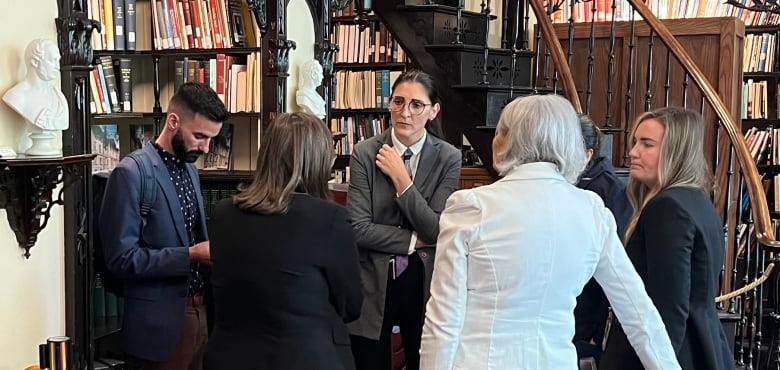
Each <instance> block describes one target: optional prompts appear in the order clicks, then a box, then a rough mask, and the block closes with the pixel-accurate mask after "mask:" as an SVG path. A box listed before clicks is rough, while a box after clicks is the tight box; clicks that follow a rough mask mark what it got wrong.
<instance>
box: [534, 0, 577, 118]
mask: <svg viewBox="0 0 780 370" xmlns="http://www.w3.org/2000/svg"><path fill="white" fill-rule="evenodd" d="M530 3H531V8H533V10H534V14H535V15H536V19H537V24H538V25H539V27H540V28H541V30H542V35H543V36H544V39H545V40H557V38H556V37H555V31H554V30H553V26H552V22H551V21H550V19H549V18H548V17H547V12H546V11H544V5H542V0H530ZM540 19H543V20H544V21H539V20H540ZM536 47H537V48H538V47H539V45H537V46H536ZM547 49H548V50H549V51H550V56H551V57H552V60H553V66H555V70H556V71H558V79H559V80H560V81H561V85H562V86H563V94H564V95H565V96H566V99H569V101H570V102H571V104H572V105H573V106H574V110H575V111H577V113H582V105H581V104H580V97H579V95H577V85H576V84H575V83H574V76H572V74H571V70H570V69H569V64H568V63H567V62H566V55H564V54H563V48H562V47H561V43H559V42H548V43H547ZM538 62H539V61H537V63H538Z"/></svg>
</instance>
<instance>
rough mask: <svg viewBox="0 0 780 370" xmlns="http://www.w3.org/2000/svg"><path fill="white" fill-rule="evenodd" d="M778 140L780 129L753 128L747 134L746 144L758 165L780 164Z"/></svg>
mask: <svg viewBox="0 0 780 370" xmlns="http://www.w3.org/2000/svg"><path fill="white" fill-rule="evenodd" d="M778 139H780V129H777V128H772V127H768V128H766V129H759V128H756V127H751V128H750V129H748V130H747V131H746V132H745V143H746V144H747V147H748V149H749V150H750V154H751V155H752V156H753V159H754V160H755V161H756V163H757V164H778V163H780V150H778Z"/></svg>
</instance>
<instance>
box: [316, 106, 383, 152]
mask: <svg viewBox="0 0 780 370" xmlns="http://www.w3.org/2000/svg"><path fill="white" fill-rule="evenodd" d="M389 127H390V120H389V118H388V116H387V115H386V114H358V115H354V116H349V117H339V118H332V119H331V120H330V130H331V131H332V132H336V133H343V134H344V137H342V138H340V139H339V140H338V141H337V142H336V154H339V155H350V154H352V148H353V147H354V145H355V144H357V143H358V142H360V141H362V140H365V139H367V138H370V137H372V136H374V135H378V134H380V133H382V131H384V130H387V129H388V128H389Z"/></svg>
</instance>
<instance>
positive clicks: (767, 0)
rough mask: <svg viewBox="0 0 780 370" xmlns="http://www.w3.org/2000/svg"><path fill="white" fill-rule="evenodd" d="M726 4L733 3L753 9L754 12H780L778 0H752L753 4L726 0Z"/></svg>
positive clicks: (736, 5) (739, 6)
mask: <svg viewBox="0 0 780 370" xmlns="http://www.w3.org/2000/svg"><path fill="white" fill-rule="evenodd" d="M726 4H729V5H733V6H735V7H737V8H742V9H747V10H752V11H754V12H769V13H775V14H780V3H778V2H777V0H764V1H760V0H751V1H750V4H751V5H746V4H744V3H741V2H739V1H737V0H726Z"/></svg>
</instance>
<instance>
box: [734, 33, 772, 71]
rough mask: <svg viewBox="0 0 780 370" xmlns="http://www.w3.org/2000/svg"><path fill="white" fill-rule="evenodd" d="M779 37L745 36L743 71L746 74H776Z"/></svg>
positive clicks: (765, 35) (769, 34)
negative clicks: (775, 66)
mask: <svg viewBox="0 0 780 370" xmlns="http://www.w3.org/2000/svg"><path fill="white" fill-rule="evenodd" d="M776 41H777V37H775V34H773V33H756V34H748V35H745V52H744V53H743V54H742V70H743V71H745V72H774V70H775V69H774V65H775V54H776V50H775V48H776V46H777V43H776Z"/></svg>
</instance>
